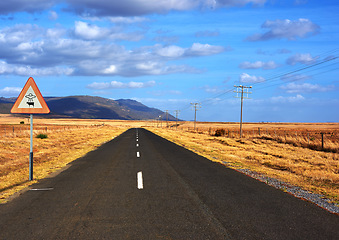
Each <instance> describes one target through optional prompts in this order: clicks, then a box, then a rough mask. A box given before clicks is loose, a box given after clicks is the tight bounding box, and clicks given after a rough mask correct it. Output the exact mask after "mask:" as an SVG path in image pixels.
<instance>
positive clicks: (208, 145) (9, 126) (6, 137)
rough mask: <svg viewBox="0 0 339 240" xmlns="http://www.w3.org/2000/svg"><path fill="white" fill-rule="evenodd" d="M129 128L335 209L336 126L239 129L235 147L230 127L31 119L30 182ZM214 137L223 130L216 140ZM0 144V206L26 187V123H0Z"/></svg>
mask: <svg viewBox="0 0 339 240" xmlns="http://www.w3.org/2000/svg"><path fill="white" fill-rule="evenodd" d="M20 122H24V124H20ZM167 126H168V127H167ZM133 127H145V128H147V129H149V130H151V131H153V132H154V133H156V134H158V135H161V136H163V137H165V138H167V139H169V140H171V141H173V142H175V143H177V144H179V145H182V146H184V147H186V148H188V149H190V150H192V151H194V152H196V153H198V154H200V155H203V156H205V157H207V158H208V159H210V160H212V161H217V162H221V163H223V162H227V163H228V165H230V166H231V167H234V168H247V169H250V170H253V171H257V172H260V173H263V174H265V175H267V176H269V177H274V178H277V179H280V180H282V181H285V182H288V183H291V184H293V185H296V186H300V187H302V188H303V189H305V190H311V191H312V192H315V193H321V194H323V195H325V196H326V197H329V198H331V199H333V200H334V201H336V202H339V197H338V196H339V188H338V187H339V156H338V154H339V153H338V152H339V151H338V149H339V136H338V130H339V123H328V124H327V123H321V124H301V123H289V124H287V123H284V124H282V123H275V124H274V123H270V124H266V123H265V124H264V123H251V124H244V126H243V129H244V135H243V138H242V139H240V138H239V125H238V124H233V123H206V122H205V123H197V129H196V131H194V129H193V128H194V125H193V123H192V122H180V123H179V126H178V127H176V125H175V122H171V123H168V124H167V123H166V122H162V123H159V122H155V121H115V120H80V119H42V118H40V119H39V118H38V117H35V118H34V135H35V136H36V135H37V134H39V133H43V134H47V136H48V138H46V139H38V138H34V149H33V152H34V178H35V180H34V181H33V182H36V181H39V179H42V178H45V177H47V176H48V175H49V174H50V173H52V172H55V171H57V170H58V169H61V168H63V167H65V166H66V165H67V164H68V163H70V162H72V161H73V160H75V159H76V158H78V157H81V156H83V155H84V154H86V153H87V152H89V151H91V150H94V149H95V148H97V147H98V146H100V145H101V144H102V143H104V142H106V141H108V140H110V139H112V138H114V137H116V136H117V135H119V134H121V133H122V132H124V131H125V130H127V129H128V128H133ZM259 128H260V130H259ZM218 129H219V130H220V129H224V130H223V131H222V134H221V136H218V137H217V136H214V135H215V133H216V131H217V130H218ZM259 131H260V133H259ZM321 133H324V148H323V149H322V146H321V144H322V143H321ZM0 139H1V140H0V202H5V201H7V199H8V197H9V196H10V195H12V194H13V193H15V192H17V191H19V190H21V189H23V188H26V187H27V186H29V185H30V184H32V182H29V181H28V158H29V157H28V155H29V122H28V118H27V117H26V118H23V117H13V116H11V115H0Z"/></svg>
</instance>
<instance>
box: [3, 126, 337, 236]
mask: <svg viewBox="0 0 339 240" xmlns="http://www.w3.org/2000/svg"><path fill="white" fill-rule="evenodd" d="M31 188H32V190H29V191H27V192H25V193H24V194H22V195H20V196H19V197H18V198H15V199H14V200H12V201H11V202H9V203H7V204H3V205H0V239H16V240H17V239H270V240H271V239H284V240H285V239H307V240H312V239H317V240H319V239H339V216H337V215H334V214H331V213H329V212H327V211H326V210H324V209H321V208H319V207H317V206H315V205H313V204H311V203H309V202H305V201H303V200H300V199H297V198H295V197H293V196H291V195H289V194H287V193H284V192H282V191H280V190H277V189H274V188H272V187H270V186H267V185H266V184H264V183H261V182H258V181H256V180H254V179H251V178H249V177H247V176H245V175H243V174H241V173H239V172H237V171H234V170H231V169H229V168H227V167H225V166H223V165H221V164H218V163H213V162H211V161H209V160H207V159H205V158H203V157H201V156H198V155H196V154H194V153H192V152H190V151H188V150H186V149H184V148H182V147H179V146H177V145H175V144H173V143H171V142H169V141H167V140H165V139H163V138H160V137H159V136H156V135H154V134H153V133H151V132H149V131H146V130H144V129H130V130H128V131H127V132H125V133H123V134H122V135H120V136H119V137H117V138H115V139H113V140H112V141H110V142H108V143H106V144H104V145H102V146H101V147H99V149H97V150H95V151H93V152H90V153H88V154H87V155H86V156H85V157H82V158H80V159H78V160H76V161H75V162H73V163H72V164H71V166H70V167H69V168H68V169H67V170H65V171H63V172H61V173H60V174H59V175H57V176H55V177H52V178H47V179H45V180H43V181H41V182H40V183H38V184H35V185H33V186H32V187H31Z"/></svg>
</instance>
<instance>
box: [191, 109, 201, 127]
mask: <svg viewBox="0 0 339 240" xmlns="http://www.w3.org/2000/svg"><path fill="white" fill-rule="evenodd" d="M191 105H192V106H193V107H194V131H195V125H196V122H197V111H198V109H199V108H201V104H200V103H191Z"/></svg>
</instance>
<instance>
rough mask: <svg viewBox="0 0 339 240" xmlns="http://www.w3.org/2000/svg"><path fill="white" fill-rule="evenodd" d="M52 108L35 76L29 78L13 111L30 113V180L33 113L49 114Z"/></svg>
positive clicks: (30, 175)
mask: <svg viewBox="0 0 339 240" xmlns="http://www.w3.org/2000/svg"><path fill="white" fill-rule="evenodd" d="M49 112H50V110H49V108H48V106H47V104H46V102H45V100H44V98H43V97H42V95H41V93H40V90H39V88H38V86H37V85H36V83H35V82H34V79H33V78H31V77H30V78H29V79H28V80H27V82H26V84H25V86H24V88H23V89H22V91H21V93H20V95H19V97H18V98H17V100H16V101H15V103H14V105H13V107H12V109H11V113H20V114H30V118H31V127H30V130H31V144H30V151H29V180H30V181H32V180H33V114H47V113H49Z"/></svg>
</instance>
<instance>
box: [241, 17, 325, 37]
mask: <svg viewBox="0 0 339 240" xmlns="http://www.w3.org/2000/svg"><path fill="white" fill-rule="evenodd" d="M261 28H264V29H269V31H267V32H265V33H263V34H261V33H257V34H254V35H251V36H249V37H247V38H246V40H247V41H266V40H272V39H283V38H286V39H288V40H296V39H297V38H304V37H307V36H309V35H314V34H317V33H318V32H319V30H320V27H319V26H318V25H317V24H314V23H313V22H311V21H310V20H309V19H304V18H300V19H298V20H295V21H292V20H289V19H285V20H275V21H266V22H264V23H263V25H262V26H261Z"/></svg>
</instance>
